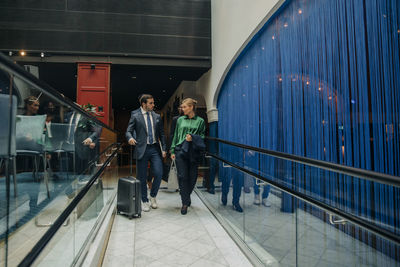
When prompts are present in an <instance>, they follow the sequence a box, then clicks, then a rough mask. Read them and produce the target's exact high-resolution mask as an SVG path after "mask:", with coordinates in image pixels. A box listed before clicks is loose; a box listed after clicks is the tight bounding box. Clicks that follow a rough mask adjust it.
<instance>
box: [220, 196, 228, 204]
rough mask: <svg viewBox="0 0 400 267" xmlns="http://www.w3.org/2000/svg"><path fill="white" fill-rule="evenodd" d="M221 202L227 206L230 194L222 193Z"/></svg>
mask: <svg viewBox="0 0 400 267" xmlns="http://www.w3.org/2000/svg"><path fill="white" fill-rule="evenodd" d="M221 202H222V205H224V206H226V203H227V202H228V196H227V195H225V194H222V195H221Z"/></svg>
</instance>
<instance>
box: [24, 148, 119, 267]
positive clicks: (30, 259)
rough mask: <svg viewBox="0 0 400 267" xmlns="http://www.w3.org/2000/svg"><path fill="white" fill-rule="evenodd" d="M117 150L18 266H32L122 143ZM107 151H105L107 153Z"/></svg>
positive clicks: (116, 151)
mask: <svg viewBox="0 0 400 267" xmlns="http://www.w3.org/2000/svg"><path fill="white" fill-rule="evenodd" d="M114 145H117V149H116V150H115V151H114V152H113V153H112V154H111V156H109V157H108V158H107V160H106V161H105V162H104V164H103V166H101V167H100V169H99V170H98V171H97V172H96V173H95V174H94V175H93V176H92V178H91V179H90V180H89V181H88V183H87V184H86V185H85V186H84V187H83V188H82V189H81V190H80V191H79V193H78V194H77V195H76V197H75V198H74V199H73V200H72V201H71V203H70V204H69V205H68V206H67V207H66V208H65V209H64V211H63V212H62V213H61V214H60V216H58V218H57V219H56V221H55V222H54V224H53V225H52V226H50V228H49V229H48V230H47V231H46V233H45V234H44V235H43V236H42V237H41V238H40V240H39V241H38V242H37V243H36V245H35V246H34V247H33V248H32V249H31V251H30V252H29V253H28V254H27V255H26V256H25V258H24V259H23V260H22V261H21V262H20V263H19V264H18V266H19V267H25V266H31V265H32V264H33V263H34V261H35V260H36V258H37V257H38V256H39V255H40V253H41V252H42V251H43V250H44V249H45V247H46V245H47V244H48V243H49V242H50V240H51V239H52V238H53V236H54V235H55V234H56V233H57V231H58V230H59V229H60V227H61V226H62V225H63V223H64V221H65V220H66V219H67V218H68V217H69V216H70V215H71V213H72V212H73V210H74V209H75V208H76V206H77V205H78V204H79V202H80V201H81V200H82V199H83V198H84V197H85V195H86V193H87V192H88V191H89V189H90V188H91V186H92V185H93V184H94V183H95V181H96V180H97V178H98V177H99V176H100V175H101V174H102V173H103V171H104V169H105V168H106V167H107V165H108V163H110V162H111V160H112V159H113V158H114V157H115V155H116V154H117V153H118V150H119V149H120V147H121V144H120V143H115V144H114ZM105 151H106V150H104V153H105Z"/></svg>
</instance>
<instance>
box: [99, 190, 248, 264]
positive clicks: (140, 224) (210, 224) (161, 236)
mask: <svg viewBox="0 0 400 267" xmlns="http://www.w3.org/2000/svg"><path fill="white" fill-rule="evenodd" d="M157 201H158V204H159V208H158V209H155V210H154V209H153V210H151V211H150V212H143V213H142V217H141V218H138V219H132V220H129V219H128V218H127V217H125V216H122V215H116V216H115V220H114V224H113V228H112V232H111V236H110V239H109V242H108V247H107V251H106V254H105V258H104V261H103V266H107V267H108V266H163V267H168V266H209V267H211V266H251V264H250V262H249V261H248V260H247V258H246V257H245V256H244V255H243V253H242V252H241V251H240V250H239V248H238V247H237V246H236V244H235V243H234V242H233V241H232V239H231V238H230V237H229V236H228V234H227V233H226V232H225V230H224V229H223V228H222V227H221V226H220V225H219V223H218V222H217V220H216V219H215V218H214V217H213V216H212V215H211V213H210V212H209V210H208V209H207V208H206V207H205V205H204V204H203V203H202V202H201V200H200V199H199V198H198V197H197V195H196V194H195V193H193V194H192V207H190V208H189V212H188V214H187V215H185V216H183V215H181V214H180V197H179V194H178V193H169V192H165V191H164V190H160V192H159V193H158V196H157Z"/></svg>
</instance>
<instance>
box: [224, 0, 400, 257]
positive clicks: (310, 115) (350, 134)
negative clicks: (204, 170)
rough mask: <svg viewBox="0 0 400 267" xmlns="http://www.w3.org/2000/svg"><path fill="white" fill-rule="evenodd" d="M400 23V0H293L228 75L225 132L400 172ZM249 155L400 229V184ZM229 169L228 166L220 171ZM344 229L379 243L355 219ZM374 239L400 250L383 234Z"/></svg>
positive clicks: (286, 179) (278, 175)
mask: <svg viewBox="0 0 400 267" xmlns="http://www.w3.org/2000/svg"><path fill="white" fill-rule="evenodd" d="M399 29H400V4H399V2H398V1H397V0H379V1H378V0H371V1H358V0H353V1H342V0H308V1H304V0H291V1H288V2H287V4H286V5H285V7H284V8H282V9H281V10H280V11H279V12H278V13H277V14H276V17H274V18H273V19H272V20H271V21H270V22H268V23H267V25H266V26H265V27H264V28H263V29H262V30H261V31H260V32H259V33H258V34H257V35H256V37H255V38H254V39H253V40H252V42H251V43H250V44H249V45H248V46H247V47H246V48H245V50H244V51H245V52H244V53H242V54H241V56H240V57H239V58H238V59H237V60H236V61H235V62H234V64H233V65H232V67H231V68H230V70H229V72H228V74H227V76H226V78H225V80H224V81H223V84H222V87H221V91H220V94H219V97H218V103H217V109H218V113H219V115H218V117H219V120H218V135H219V137H220V138H222V139H227V140H231V141H235V142H240V143H244V144H248V145H253V146H259V147H263V148H267V149H271V150H277V151H282V152H286V153H291V154H296V155H300V156H305V157H310V158H315V159H319V160H324V161H330V162H335V163H339V164H343V165H348V166H353V167H357V168H363V169H367V170H374V171H377V172H382V173H388V174H392V175H396V176H399V175H400V116H399V114H400V93H399V92H400V75H399V73H400V52H399V51H400V49H399V48H400V47H399V42H400V41H399V40H400V37H399V36H400V30H399ZM220 153H221V154H222V155H223V156H225V157H226V158H228V159H231V160H233V161H237V160H241V158H242V156H243V155H240V157H239V158H237V159H236V158H234V155H236V154H237V153H234V151H232V149H231V148H228V147H227V146H222V147H221V146H220ZM244 162H245V165H246V166H247V167H249V168H252V169H256V170H258V169H260V171H261V173H263V174H264V175H265V176H266V177H271V178H273V179H278V180H279V181H280V182H282V183H283V184H285V185H287V186H290V187H296V188H297V189H298V190H301V191H303V192H307V193H308V194H310V195H311V196H313V197H316V198H318V199H320V200H322V201H326V202H327V203H329V204H331V205H334V206H336V207H337V208H340V209H343V210H346V211H348V212H351V213H353V214H355V215H357V216H360V217H364V218H365V219H368V220H374V221H376V222H378V223H381V224H382V225H387V227H388V229H390V230H391V231H394V232H397V231H399V229H400V210H399V209H398V207H399V205H400V200H399V199H400V191H399V189H398V188H394V187H390V186H384V185H380V184H377V183H372V182H366V181H364V180H361V179H357V178H353V177H348V176H345V175H340V174H336V173H332V172H327V171H322V170H319V169H317V168H312V167H306V166H302V165H300V164H294V163H290V162H284V161H282V160H276V159H275V160H274V159H272V158H268V157H267V156H260V155H251V154H246V155H245V156H244ZM229 171H230V170H227V169H226V168H220V176H224V175H231V174H229V173H228V172H229ZM288 203H289V204H288ZM286 204H287V205H289V206H290V205H292V204H293V203H291V200H290V199H289V200H288V201H287V202H286V203H285V205H286ZM301 206H302V207H304V208H305V209H309V208H310V207H309V206H307V205H305V204H304V203H303V204H301ZM283 208H285V207H283ZM286 208H287V207H286ZM288 210H290V208H289V209H288ZM388 211H389V212H388ZM343 230H344V231H346V232H347V233H349V234H352V235H355V237H357V238H359V239H361V240H364V241H365V242H372V241H371V240H369V239H368V235H367V234H366V233H365V232H362V231H360V232H357V231H354V228H353V227H351V226H345V227H343ZM371 244H372V243H371ZM374 244H375V245H376V246H377V247H379V248H380V249H382V250H383V251H384V252H385V253H387V254H390V255H391V256H393V257H398V255H397V256H396V255H395V254H394V251H395V250H394V249H393V247H391V246H386V247H385V242H384V241H382V240H380V239H377V243H374Z"/></svg>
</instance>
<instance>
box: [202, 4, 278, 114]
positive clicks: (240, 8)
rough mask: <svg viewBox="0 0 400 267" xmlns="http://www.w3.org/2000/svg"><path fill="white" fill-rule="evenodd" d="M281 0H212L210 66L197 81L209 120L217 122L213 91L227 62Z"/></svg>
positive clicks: (214, 93)
mask: <svg viewBox="0 0 400 267" xmlns="http://www.w3.org/2000/svg"><path fill="white" fill-rule="evenodd" d="M283 2H284V0H268V1H265V0H252V1H246V0H212V1H211V57H212V68H211V69H210V70H209V71H208V72H207V73H205V74H204V75H203V76H202V77H201V78H200V79H199V80H198V82H197V87H198V88H200V89H201V92H202V94H203V95H204V97H205V100H206V103H207V109H208V111H211V113H210V112H209V114H208V115H209V118H208V120H209V122H213V121H217V120H218V115H217V113H213V112H212V111H213V110H214V111H215V108H216V99H217V95H218V93H217V90H219V89H218V88H219V86H220V82H221V80H223V77H224V76H225V74H226V71H227V70H229V68H230V64H231V63H232V62H234V59H235V58H236V57H237V55H238V54H239V53H240V51H241V50H242V48H243V47H245V45H246V44H247V42H248V41H249V40H251V37H252V36H253V34H254V33H256V32H258V27H260V26H262V25H264V23H265V21H266V20H267V19H268V18H269V17H270V16H271V14H273V13H274V12H275V9H276V8H277V7H278V6H279V5H280V4H281V3H283Z"/></svg>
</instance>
